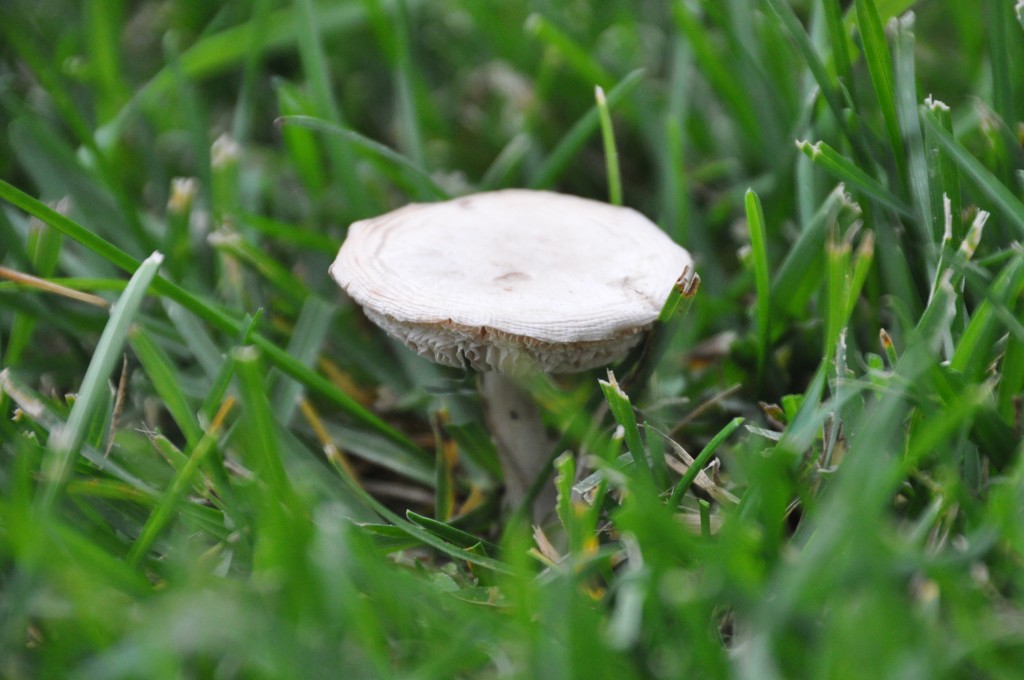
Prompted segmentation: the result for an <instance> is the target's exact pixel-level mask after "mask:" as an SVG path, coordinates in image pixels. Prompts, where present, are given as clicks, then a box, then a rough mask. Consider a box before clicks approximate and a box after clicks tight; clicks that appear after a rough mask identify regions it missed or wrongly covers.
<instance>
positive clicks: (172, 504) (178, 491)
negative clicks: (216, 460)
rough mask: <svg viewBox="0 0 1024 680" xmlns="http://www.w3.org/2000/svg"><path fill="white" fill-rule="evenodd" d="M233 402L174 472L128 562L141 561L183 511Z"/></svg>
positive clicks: (231, 400)
mask: <svg viewBox="0 0 1024 680" xmlns="http://www.w3.org/2000/svg"><path fill="white" fill-rule="evenodd" d="M233 404H234V400H233V399H229V400H228V401H226V402H224V404H223V405H222V406H221V408H220V410H219V411H218V413H217V416H216V417H215V418H214V419H213V422H212V423H211V424H210V428H209V429H208V430H207V431H206V432H204V433H203V434H202V436H201V437H200V438H199V439H198V440H197V441H196V442H195V443H194V444H193V445H192V451H191V452H190V453H189V456H188V459H187V460H186V461H185V464H184V465H183V466H182V467H181V469H179V470H178V471H177V473H176V474H175V475H174V479H173V480H172V481H171V484H170V485H169V486H168V487H167V490H166V491H165V492H164V493H163V495H162V496H161V497H160V500H159V501H158V502H157V505H156V507H155V508H153V512H151V513H150V515H149V517H148V518H147V519H146V523H145V524H144V525H143V527H142V531H141V532H140V533H139V537H138V538H137V539H136V540H135V543H133V544H132V547H131V549H130V550H129V551H128V557H127V561H128V564H132V565H134V564H138V562H139V560H140V559H141V558H142V557H143V556H145V554H146V553H147V552H149V549H150V548H151V547H152V546H153V543H154V541H156V539H157V537H158V536H159V535H160V533H161V532H162V531H163V530H164V529H165V528H166V527H167V525H168V524H170V523H171V521H173V515H174V514H175V513H176V512H178V511H180V508H179V507H178V506H179V504H180V503H181V501H182V499H183V498H184V496H185V493H186V492H187V491H188V490H189V489H190V488H192V478H193V477H194V476H195V474H196V472H197V471H198V470H199V466H200V465H202V464H203V461H204V460H205V459H206V457H207V456H209V455H210V453H212V452H213V451H214V450H216V448H217V440H218V438H219V437H220V431H221V427H222V425H223V423H224V419H225V418H226V417H227V414H228V411H229V410H230V409H231V407H232V405H233Z"/></svg>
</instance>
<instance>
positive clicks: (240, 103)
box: [231, 0, 272, 143]
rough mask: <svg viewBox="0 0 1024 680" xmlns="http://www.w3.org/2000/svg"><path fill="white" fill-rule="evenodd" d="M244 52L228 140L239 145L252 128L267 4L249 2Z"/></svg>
mask: <svg viewBox="0 0 1024 680" xmlns="http://www.w3.org/2000/svg"><path fill="white" fill-rule="evenodd" d="M251 5H252V12H251V14H250V19H249V25H251V26H252V29H251V30H250V31H249V35H248V36H247V37H248V40H249V45H248V49H247V50H246V52H245V59H244V64H243V66H242V84H241V86H240V87H239V90H238V99H237V101H236V102H235V115H234V118H233V120H232V122H231V136H232V137H233V138H234V139H237V140H239V142H243V143H244V142H246V141H248V139H249V135H250V132H251V130H252V126H253V117H254V114H255V111H256V104H257V101H258V98H259V96H260V91H259V89H258V83H257V80H256V78H257V76H259V73H260V62H261V61H262V59H263V49H262V48H263V45H265V44H267V42H268V40H269V36H270V32H271V30H272V26H271V24H270V10H271V5H272V1H271V0H253V2H252V3H251Z"/></svg>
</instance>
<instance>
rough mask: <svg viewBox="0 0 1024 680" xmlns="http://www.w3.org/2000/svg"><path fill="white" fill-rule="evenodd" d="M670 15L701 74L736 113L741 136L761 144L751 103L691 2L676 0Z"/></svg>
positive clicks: (760, 129)
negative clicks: (716, 50)
mask: <svg viewBox="0 0 1024 680" xmlns="http://www.w3.org/2000/svg"><path fill="white" fill-rule="evenodd" d="M672 18H673V19H674V20H675V24H676V26H677V27H678V28H679V30H680V32H681V33H682V34H683V35H685V36H686V39H687V42H688V43H689V44H690V46H691V48H692V49H693V54H694V57H695V58H696V59H697V62H698V63H699V64H700V67H701V72H702V73H703V74H704V77H706V78H707V79H708V82H709V83H710V84H711V86H712V87H713V88H714V89H715V91H716V92H718V94H719V96H720V97H722V100H723V101H724V103H725V105H726V106H728V107H729V109H730V110H732V112H733V114H734V115H735V116H736V122H737V124H738V125H739V127H740V130H742V136H743V138H744V139H747V140H749V141H750V142H751V143H753V144H757V145H763V143H764V132H763V130H762V127H761V124H760V122H759V121H758V119H757V114H756V113H755V111H754V108H753V106H752V105H751V101H750V97H748V96H747V92H745V91H744V89H743V87H742V86H741V84H740V82H739V81H738V80H737V79H736V78H735V76H734V75H733V73H732V71H731V70H730V68H729V67H728V66H727V65H726V64H725V62H724V61H723V60H722V59H721V58H720V57H719V55H718V54H716V52H715V47H714V45H713V43H712V41H711V39H710V37H709V33H708V31H707V30H705V28H704V27H703V26H701V22H700V20H699V19H698V17H697V16H696V15H695V14H694V11H693V10H692V9H691V8H690V5H689V4H688V3H687V2H685V1H684V0H675V1H674V2H673V3H672Z"/></svg>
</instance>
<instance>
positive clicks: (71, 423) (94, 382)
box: [39, 253, 163, 511]
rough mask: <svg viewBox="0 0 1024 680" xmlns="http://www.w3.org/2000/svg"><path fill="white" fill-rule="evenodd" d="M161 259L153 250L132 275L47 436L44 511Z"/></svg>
mask: <svg viewBox="0 0 1024 680" xmlns="http://www.w3.org/2000/svg"><path fill="white" fill-rule="evenodd" d="M162 261H163V256H162V255H161V254H160V253H153V254H152V255H150V256H149V257H148V258H146V260H145V261H143V262H142V263H141V264H140V265H139V267H138V269H137V270H136V272H135V274H133V275H132V278H131V281H129V282H128V285H127V286H126V287H125V289H124V293H123V294H122V295H121V297H120V298H119V299H118V301H117V304H116V305H114V307H113V309H112V310H111V314H110V321H109V322H107V325H106V327H105V328H104V329H103V335H101V336H100V339H99V342H98V343H97V345H96V351H95V353H94V354H93V357H92V360H91V361H90V362H89V368H88V370H87V371H86V373H85V377H84V378H83V379H82V386H81V388H80V389H79V391H78V398H77V399H76V400H75V405H74V406H73V407H72V409H71V415H70V416H69V417H68V421H67V423H65V424H64V426H63V427H61V428H60V429H59V430H57V432H55V433H54V434H53V436H52V437H51V439H50V454H49V457H48V458H47V461H46V463H45V467H44V475H45V479H46V484H45V485H44V487H43V491H42V493H41V495H40V497H39V507H40V508H41V509H43V510H44V511H45V510H49V509H50V508H52V507H53V504H54V501H55V500H56V498H57V494H58V493H60V491H61V489H62V487H63V486H64V484H65V483H66V482H67V480H68V477H69V475H70V474H71V466H72V463H73V462H74V458H75V456H76V455H77V454H78V450H79V448H80V447H81V446H82V442H83V441H85V437H86V433H87V429H88V427H89V422H90V420H91V419H92V417H93V416H94V415H95V413H94V410H95V408H96V406H97V405H98V404H99V403H100V402H101V401H102V400H103V399H104V398H105V397H106V392H107V380H108V379H109V378H110V375H111V374H112V373H113V371H114V367H115V366H117V363H118V361H119V360H120V358H121V350H122V348H123V347H124V344H125V340H126V339H127V336H128V329H129V325H130V324H131V323H132V320H133V319H134V318H135V314H136V313H137V312H138V310H139V306H140V305H141V304H142V300H143V298H144V297H145V295H146V291H147V289H148V288H149V285H150V283H151V282H152V281H153V280H154V279H155V278H156V275H157V272H158V271H159V269H160V263H161V262H162Z"/></svg>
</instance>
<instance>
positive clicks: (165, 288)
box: [0, 180, 421, 455]
mask: <svg viewBox="0 0 1024 680" xmlns="http://www.w3.org/2000/svg"><path fill="white" fill-rule="evenodd" d="M0 199H2V200H5V201H7V202H9V203H10V204H11V205H14V206H16V207H18V208H20V209H22V210H24V211H25V212H27V213H29V214H30V215H34V216H36V217H38V218H39V219H41V220H42V221H43V222H45V223H46V224H49V225H50V226H52V227H53V228H55V229H58V230H59V231H61V232H62V233H63V234H65V235H66V236H69V237H70V238H72V239H74V240H75V241H78V242H79V243H81V244H82V245H83V246H85V247H86V248H88V249H90V250H92V251H93V252H95V253H96V254H98V255H100V256H101V257H103V258H104V259H106V260H108V261H109V262H110V263H111V264H113V265H114V266H116V267H118V268H120V269H122V270H124V271H126V272H135V270H136V269H138V268H139V263H138V262H137V261H136V260H135V259H134V258H132V257H131V256H130V255H128V254H127V253H125V252H124V251H123V250H121V249H120V248H118V247H117V246H115V245H113V244H111V243H109V242H108V241H106V240H104V239H102V238H100V237H99V236H97V235H96V234H94V233H92V232H90V231H89V230H87V229H84V228H83V227H81V226H80V225H78V224H76V223H75V222H73V221H72V220H70V219H68V218H67V217H65V216H63V215H61V214H60V213H58V212H56V211H54V210H53V209H52V208H49V207H48V206H46V205H45V204H43V203H41V202H39V201H38V200H36V199H34V198H32V197H30V196H29V195H27V194H25V193H24V192H22V191H20V190H18V189H16V188H15V187H13V186H11V185H10V184H8V183H7V182H4V181H3V180H0ZM152 286H153V291H154V292H155V293H157V294H159V295H161V296H163V297H166V298H167V299H169V300H171V301H172V302H176V303H178V304H179V305H181V306H182V307H184V308H185V309H187V310H189V311H190V312H191V313H193V314H195V315H196V316H198V317H199V318H200V319H202V320H203V321H205V322H206V323H208V324H210V325H211V326H213V327H214V328H216V329H217V330H219V331H221V332H224V333H230V334H237V333H240V332H241V331H242V329H243V324H242V323H241V322H240V321H239V320H238V319H235V318H233V317H231V316H229V315H228V314H226V313H225V312H224V311H222V310H221V309H220V308H218V307H215V306H213V305H211V304H209V303H207V302H205V301H203V300H202V299H200V298H198V297H196V296H195V295H193V294H192V293H189V292H188V291H186V290H185V289H184V288H182V287H180V286H178V285H177V284H175V283H172V282H171V281H168V280H167V279H164V278H161V277H159V276H157V277H156V278H154V279H153V283H152ZM251 339H252V342H253V344H255V345H256V346H258V347H259V348H260V350H262V351H263V352H264V353H265V354H266V356H267V358H268V359H269V360H270V361H271V362H272V363H273V364H274V365H275V366H277V367H278V368H279V369H281V370H282V371H283V372H284V373H285V374H286V375H289V376H291V377H293V378H295V379H296V380H299V381H300V382H302V383H303V384H304V385H306V386H307V387H309V388H310V389H313V390H315V391H316V392H318V393H320V394H321V395H322V396H324V397H326V398H327V399H329V400H330V401H332V402H333V403H334V404H335V405H337V406H338V407H339V408H341V409H342V410H343V411H345V413H347V414H348V415H349V416H350V417H351V418H352V419H353V420H355V421H357V422H359V423H361V424H362V425H364V426H365V427H368V428H370V429H372V430H375V431H376V432H379V433H380V434H382V435H384V436H385V437H386V438H388V439H390V440H391V441H393V442H395V443H396V444H398V445H400V446H402V447H403V448H406V449H407V450H408V451H409V452H411V453H414V454H416V455H418V454H420V453H421V452H420V449H419V447H418V446H416V444H414V443H413V442H412V441H411V440H409V438H408V437H406V436H405V435H404V434H402V433H401V432H398V431H397V430H395V429H394V428H393V427H392V426H391V425H389V424H388V423H386V422H384V421H383V420H381V419H380V418H379V417H377V416H376V415H374V414H373V413H370V412H369V411H368V410H366V409H365V408H364V407H362V406H361V405H359V403H358V402H356V401H355V400H354V399H352V397H350V396H348V395H347V394H345V393H344V392H342V391H341V390H340V389H338V388H337V387H336V386H335V385H333V384H332V383H331V382H330V381H328V380H327V379H325V378H324V377H323V376H321V375H319V374H317V373H314V372H313V371H312V370H311V369H310V368H308V367H306V366H303V365H302V363H300V362H298V361H296V360H295V359H294V358H293V357H292V356H290V355H289V354H288V353H287V352H285V351H284V350H282V349H281V348H280V347H278V346H277V345H275V344H274V343H272V342H271V341H270V340H267V339H266V338H265V337H263V336H262V335H259V334H258V333H254V334H253V335H252V338H251Z"/></svg>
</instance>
